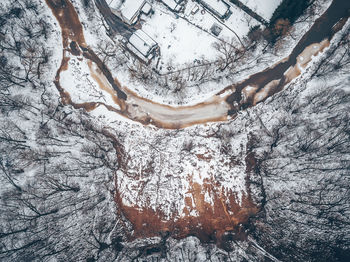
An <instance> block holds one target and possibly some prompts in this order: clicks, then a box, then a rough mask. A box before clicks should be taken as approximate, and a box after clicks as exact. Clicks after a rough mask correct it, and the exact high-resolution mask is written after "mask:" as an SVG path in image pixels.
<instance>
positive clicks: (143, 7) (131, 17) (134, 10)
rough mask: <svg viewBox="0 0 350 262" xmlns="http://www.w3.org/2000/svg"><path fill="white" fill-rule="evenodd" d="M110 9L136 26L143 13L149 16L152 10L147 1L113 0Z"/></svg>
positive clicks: (125, 21) (124, 20)
mask: <svg viewBox="0 0 350 262" xmlns="http://www.w3.org/2000/svg"><path fill="white" fill-rule="evenodd" d="M109 7H110V8H111V11H112V13H113V14H115V15H116V16H118V17H120V18H121V19H122V20H123V22H124V23H127V24H129V25H133V24H135V23H136V22H137V20H138V18H139V16H140V14H141V13H144V14H146V15H148V14H149V13H150V12H151V9H152V7H151V5H150V4H149V3H148V2H147V1H146V0H125V1H124V2H122V1H121V0H111V1H110V3H109Z"/></svg>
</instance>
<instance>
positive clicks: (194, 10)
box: [191, 5, 199, 15]
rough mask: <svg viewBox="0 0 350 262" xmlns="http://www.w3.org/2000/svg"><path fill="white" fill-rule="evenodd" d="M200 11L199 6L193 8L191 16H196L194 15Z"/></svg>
mask: <svg viewBox="0 0 350 262" xmlns="http://www.w3.org/2000/svg"><path fill="white" fill-rule="evenodd" d="M198 11H199V7H198V5H195V6H194V7H193V8H192V10H191V14H192V15H194V14H196V13H197V12H198Z"/></svg>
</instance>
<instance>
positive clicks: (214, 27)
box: [210, 23, 222, 36]
mask: <svg viewBox="0 0 350 262" xmlns="http://www.w3.org/2000/svg"><path fill="white" fill-rule="evenodd" d="M210 31H211V32H212V34H213V35H215V36H219V35H220V33H221V31H222V27H221V26H219V25H218V24H217V23H214V24H213V25H212V26H211V28H210Z"/></svg>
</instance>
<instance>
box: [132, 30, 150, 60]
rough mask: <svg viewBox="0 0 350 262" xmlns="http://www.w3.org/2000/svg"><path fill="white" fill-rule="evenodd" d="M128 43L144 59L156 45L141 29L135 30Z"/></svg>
mask: <svg viewBox="0 0 350 262" xmlns="http://www.w3.org/2000/svg"><path fill="white" fill-rule="evenodd" d="M129 43H130V44H131V45H133V46H134V47H135V48H136V49H137V50H138V51H139V52H140V53H141V54H142V55H143V56H144V57H147V56H148V55H149V52H150V51H151V50H152V49H153V48H154V47H155V46H156V45H157V43H156V42H154V40H153V39H152V38H151V37H150V36H149V35H147V34H146V33H145V32H144V31H142V30H141V29H139V30H137V31H136V32H135V33H134V34H132V35H131V37H130V38H129Z"/></svg>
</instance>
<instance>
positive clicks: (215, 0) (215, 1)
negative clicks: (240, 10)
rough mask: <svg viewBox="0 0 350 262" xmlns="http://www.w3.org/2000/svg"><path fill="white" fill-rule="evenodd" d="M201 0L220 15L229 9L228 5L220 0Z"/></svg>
mask: <svg viewBox="0 0 350 262" xmlns="http://www.w3.org/2000/svg"><path fill="white" fill-rule="evenodd" d="M201 2H202V3H204V4H206V5H207V6H208V7H209V8H211V9H213V10H215V11H216V12H217V13H218V14H219V15H220V16H221V17H222V16H225V14H226V12H227V10H229V9H230V7H229V6H228V5H227V4H226V3H224V2H223V1H221V0H201Z"/></svg>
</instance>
